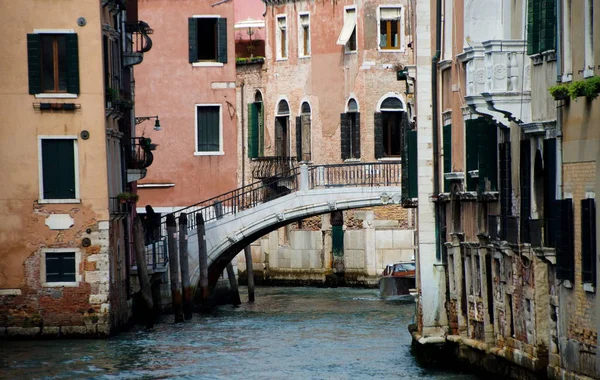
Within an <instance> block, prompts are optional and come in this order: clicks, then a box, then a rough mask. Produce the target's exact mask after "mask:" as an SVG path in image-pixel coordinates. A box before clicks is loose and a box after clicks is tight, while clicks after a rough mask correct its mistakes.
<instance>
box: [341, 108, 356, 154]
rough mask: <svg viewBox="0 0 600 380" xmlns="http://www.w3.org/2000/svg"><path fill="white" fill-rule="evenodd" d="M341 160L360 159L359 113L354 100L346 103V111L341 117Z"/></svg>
mask: <svg viewBox="0 0 600 380" xmlns="http://www.w3.org/2000/svg"><path fill="white" fill-rule="evenodd" d="M340 125H341V143H342V159H343V160H347V159H359V158H360V113H359V112H358V103H357V102H356V100H354V99H350V100H349V101H348V111H347V112H346V113H343V114H342V115H341V121H340Z"/></svg>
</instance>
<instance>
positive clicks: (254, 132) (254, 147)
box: [248, 103, 259, 158]
mask: <svg viewBox="0 0 600 380" xmlns="http://www.w3.org/2000/svg"><path fill="white" fill-rule="evenodd" d="M258 114H259V110H258V109H257V107H256V103H250V104H248V158H256V157H258Z"/></svg>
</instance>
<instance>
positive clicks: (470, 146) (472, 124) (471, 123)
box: [465, 120, 486, 191]
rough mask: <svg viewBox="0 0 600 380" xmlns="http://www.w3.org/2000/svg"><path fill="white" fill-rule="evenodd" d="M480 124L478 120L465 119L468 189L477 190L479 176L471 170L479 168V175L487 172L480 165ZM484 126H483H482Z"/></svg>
mask: <svg viewBox="0 0 600 380" xmlns="http://www.w3.org/2000/svg"><path fill="white" fill-rule="evenodd" d="M479 127H480V126H479V125H478V123H477V121H476V120H467V121H465V140H466V150H467V191H477V178H473V177H472V176H471V175H470V174H469V172H472V171H474V170H479V176H482V175H485V174H486V170H485V169H486V168H482V167H480V166H479V150H480V147H479V140H478V138H477V137H478V134H479V131H478V128H479ZM481 128H483V126H481Z"/></svg>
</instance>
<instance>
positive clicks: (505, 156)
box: [499, 142, 512, 231]
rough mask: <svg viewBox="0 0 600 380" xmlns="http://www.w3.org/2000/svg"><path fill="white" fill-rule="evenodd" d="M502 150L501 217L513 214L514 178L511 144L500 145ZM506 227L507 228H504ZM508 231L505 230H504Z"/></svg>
mask: <svg viewBox="0 0 600 380" xmlns="http://www.w3.org/2000/svg"><path fill="white" fill-rule="evenodd" d="M499 150H500V215H502V216H507V215H511V213H512V177H511V152H510V142H503V143H500V145H499ZM503 227H505V226H503ZM502 230H503V231H506V229H505V228H503V229H502Z"/></svg>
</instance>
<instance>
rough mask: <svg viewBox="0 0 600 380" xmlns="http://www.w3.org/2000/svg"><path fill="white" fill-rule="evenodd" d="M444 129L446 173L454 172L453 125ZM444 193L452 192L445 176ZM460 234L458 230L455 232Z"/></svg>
mask: <svg viewBox="0 0 600 380" xmlns="http://www.w3.org/2000/svg"><path fill="white" fill-rule="evenodd" d="M449 122H450V120H448V124H446V125H444V126H443V127H442V146H443V149H444V173H446V174H447V173H451V172H452V124H450V123H449ZM444 192H446V193H449V192H450V180H449V179H447V178H446V176H444ZM454 231H456V232H458V230H456V229H455V230H454Z"/></svg>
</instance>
